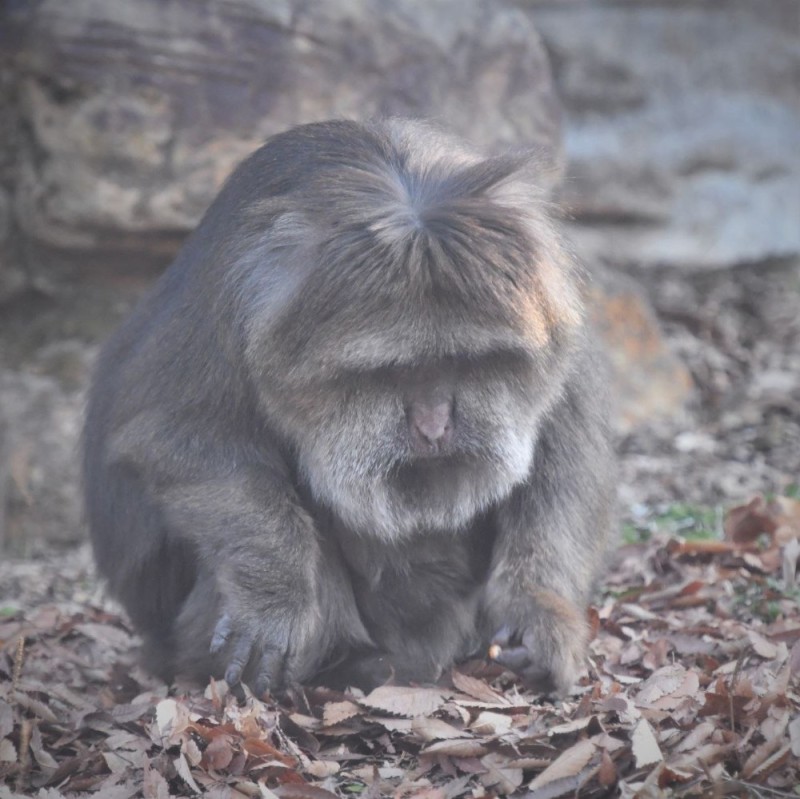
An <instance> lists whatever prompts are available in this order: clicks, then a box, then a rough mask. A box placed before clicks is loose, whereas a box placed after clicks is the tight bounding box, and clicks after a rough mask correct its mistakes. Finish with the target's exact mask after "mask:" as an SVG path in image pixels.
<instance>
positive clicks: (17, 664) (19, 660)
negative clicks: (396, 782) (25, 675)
mask: <svg viewBox="0 0 800 799" xmlns="http://www.w3.org/2000/svg"><path fill="white" fill-rule="evenodd" d="M24 661H25V636H24V635H21V636H20V637H19V639H18V640H17V651H16V652H15V653H14V671H13V673H12V675H11V687H12V689H13V690H14V691H16V690H17V688H19V679H20V677H21V676H22V664H23V662H24Z"/></svg>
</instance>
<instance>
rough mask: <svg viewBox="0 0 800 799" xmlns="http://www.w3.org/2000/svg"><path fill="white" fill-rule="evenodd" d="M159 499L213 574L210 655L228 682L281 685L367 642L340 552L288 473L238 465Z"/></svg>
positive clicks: (259, 686) (264, 686)
mask: <svg viewBox="0 0 800 799" xmlns="http://www.w3.org/2000/svg"><path fill="white" fill-rule="evenodd" d="M162 502H163V507H164V509H165V517H166V520H167V523H168V525H169V526H170V528H171V529H173V530H175V531H178V534H179V535H185V536H187V537H190V538H191V539H192V541H193V542H195V545H196V547H197V550H198V552H199V555H200V559H201V562H202V563H203V564H205V565H206V566H207V567H208V568H207V571H208V572H209V573H212V574H214V575H215V582H216V591H217V592H218V594H219V595H220V598H221V602H220V612H219V615H218V618H217V619H216V623H215V624H214V626H213V631H212V634H211V644H210V652H211V655H212V656H213V657H215V658H219V659H220V660H221V662H222V663H223V664H224V675H225V679H226V681H227V682H228V684H229V685H236V684H237V683H239V682H240V681H241V680H242V679H245V680H246V681H247V682H248V683H249V684H251V686H252V688H253V690H254V691H255V692H256V693H257V694H261V693H263V692H264V691H266V690H267V689H269V688H272V689H273V690H276V689H281V688H282V687H283V686H285V685H287V684H289V683H290V682H293V681H295V680H302V679H305V678H307V677H308V676H310V675H311V674H312V673H314V672H316V671H317V670H318V669H319V668H320V667H321V665H322V664H323V663H324V661H325V659H326V657H328V656H329V655H330V654H331V652H332V651H333V650H334V649H335V648H336V646H337V644H339V643H340V642H341V641H342V640H343V639H348V640H349V641H356V642H359V643H360V642H362V641H363V642H366V641H368V640H369V637H368V635H367V633H366V631H365V630H364V629H363V626H362V625H361V623H360V621H359V618H358V613H357V611H356V609H355V600H354V598H353V596H352V591H351V589H350V583H349V581H348V580H347V579H346V577H345V575H344V573H343V570H344V567H343V565H342V563H341V561H340V559H339V557H338V553H336V552H335V551H333V548H332V545H331V543H330V542H327V541H325V540H323V539H322V538H321V536H320V534H319V532H318V530H317V528H316V526H315V524H314V522H313V520H312V518H311V516H310V515H309V514H308V513H307V512H306V511H305V510H304V509H303V507H302V506H301V505H300V501H299V499H298V497H297V496H296V494H295V492H294V490H293V488H292V486H291V485H290V484H289V482H288V480H286V479H284V478H283V476H282V475H279V474H276V473H275V472H271V471H266V470H257V469H247V470H241V469H240V470H238V471H237V472H235V473H233V474H231V475H229V476H227V477H225V478H219V479H216V480H209V481H204V482H200V483H196V484H189V485H181V486H176V487H172V488H169V489H168V490H166V491H165V492H164V493H163V494H162Z"/></svg>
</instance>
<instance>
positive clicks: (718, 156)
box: [520, 0, 800, 269]
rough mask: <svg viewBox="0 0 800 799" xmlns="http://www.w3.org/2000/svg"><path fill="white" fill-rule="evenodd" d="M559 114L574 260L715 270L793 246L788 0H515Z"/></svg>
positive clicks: (792, 22)
mask: <svg viewBox="0 0 800 799" xmlns="http://www.w3.org/2000/svg"><path fill="white" fill-rule="evenodd" d="M520 6H524V7H525V8H526V9H527V10H528V13H529V15H530V18H531V19H532V20H533V21H534V23H535V25H536V27H537V29H538V30H539V31H540V33H541V34H542V37H543V38H544V40H545V43H546V45H547V48H548V50H549V52H550V54H551V57H552V63H553V68H554V74H555V80H556V83H557V86H558V88H559V93H560V95H561V97H562V99H563V101H564V105H565V108H566V113H567V125H566V131H567V135H566V150H567V158H568V161H569V164H570V166H569V175H568V179H567V180H566V181H565V183H564V198H565V200H566V202H567V204H568V206H569V207H570V208H571V210H572V213H573V215H574V219H575V225H574V228H575V229H574V237H575V239H576V240H577V241H578V243H579V245H580V246H581V249H582V251H583V252H584V253H585V255H586V257H588V258H591V259H596V258H602V259H604V260H607V261H609V262H611V263H613V264H622V265H626V266H631V267H634V268H635V267H643V268H645V269H646V268H649V267H656V266H677V267H680V268H684V269H697V268H701V269H702V268H705V269H708V268H720V267H726V266H729V265H733V264H744V263H758V262H765V261H771V260H774V259H783V258H791V257H797V256H798V255H799V254H800V223H798V220H800V157H798V152H800V133H798V132H799V131H800V37H798V32H800V4H798V3H797V1H796V0H758V2H753V1H752V0H728V2H707V0H682V2H680V3H676V2H674V0H647V1H646V2H642V1H641V0H623V2H607V1H606V0H589V1H588V2H586V0H581V1H580V2H572V1H571V0H564V1H563V2H559V3H552V2H546V0H520Z"/></svg>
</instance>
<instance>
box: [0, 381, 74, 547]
mask: <svg viewBox="0 0 800 799" xmlns="http://www.w3.org/2000/svg"><path fill="white" fill-rule="evenodd" d="M0 408H2V413H0V549H5V550H6V551H9V552H12V553H14V554H26V553H29V552H30V551H31V550H32V548H33V547H34V546H35V544H36V543H37V542H40V541H42V540H45V541H50V542H66V541H76V540H80V539H81V538H82V537H84V536H85V532H84V529H83V525H82V523H81V517H82V511H81V502H80V497H79V490H78V481H79V468H78V463H79V459H78V439H79V434H80V425H81V417H82V413H83V400H82V395H81V394H80V393H78V392H72V393H67V392H65V391H63V390H62V389H61V388H60V386H59V384H58V382H57V381H56V380H55V379H53V378H50V377H43V376H38V375H32V374H24V373H20V372H11V371H0Z"/></svg>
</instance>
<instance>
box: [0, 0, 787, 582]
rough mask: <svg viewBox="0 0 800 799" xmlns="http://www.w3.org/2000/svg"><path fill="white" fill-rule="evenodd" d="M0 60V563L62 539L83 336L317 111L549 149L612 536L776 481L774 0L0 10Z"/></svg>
mask: <svg viewBox="0 0 800 799" xmlns="http://www.w3.org/2000/svg"><path fill="white" fill-rule="evenodd" d="M0 59H1V60H0V550H2V552H4V553H5V554H4V555H2V556H0V560H2V559H3V558H5V559H8V558H9V557H10V556H11V555H24V556H31V555H37V554H39V555H41V554H46V553H47V552H51V553H52V552H53V551H54V549H58V547H62V548H63V546H64V545H66V544H70V543H72V542H79V541H82V540H83V539H84V538H85V531H84V528H83V524H82V521H81V507H80V497H79V487H78V454H77V452H78V438H79V431H80V426H81V414H82V408H83V402H84V392H85V388H86V385H87V381H88V377H89V374H90V369H91V364H92V360H93V358H94V356H95V354H96V352H97V349H98V346H99V344H100V343H101V342H102V341H103V339H104V338H105V337H106V336H107V335H108V333H109V332H110V331H111V330H112V329H113V327H114V326H115V325H116V324H118V322H119V321H120V320H121V318H122V317H123V316H124V315H125V314H126V313H127V312H128V311H129V310H130V308H131V307H132V305H133V303H134V302H135V301H136V299H137V298H138V297H139V296H141V294H142V293H143V292H144V291H145V290H146V288H147V286H148V285H150V284H151V283H152V281H153V280H154V278H155V277H156V276H157V275H158V274H159V272H160V271H161V270H162V269H163V268H164V267H165V266H166V265H167V264H168V263H169V261H170V260H171V258H172V257H173V256H174V254H175V253H176V251H177V249H178V247H179V246H180V244H181V242H182V240H183V238H184V237H185V236H186V235H187V233H188V232H189V231H190V230H191V229H192V228H193V226H194V225H195V224H196V223H197V221H198V220H199V218H200V216H201V215H202V213H203V211H204V209H205V208H206V206H207V205H208V204H209V202H210V201H211V199H212V198H213V197H214V195H215V194H216V192H217V191H218V189H219V188H220V185H221V184H222V182H223V181H224V180H225V178H226V176H227V175H228V174H229V172H230V171H231V170H232V168H233V167H234V166H235V165H236V164H237V163H238V162H239V161H240V160H241V159H242V158H243V157H244V156H245V155H247V154H248V153H249V152H250V151H252V150H253V149H255V148H256V147H257V146H258V145H259V144H260V143H261V142H262V141H263V140H264V139H265V138H266V137H268V136H269V135H271V134H273V133H276V132H278V131H280V130H283V129H285V128H287V127H289V126H291V125H294V124H297V123H301V122H309V121H314V120H322V119H327V118H331V117H351V118H360V117H369V116H374V115H380V114H402V115H412V116H425V117H432V118H434V119H436V120H438V121H440V122H442V123H443V124H445V125H446V126H448V127H450V128H452V129H454V130H455V131H457V132H458V133H460V134H461V135H463V136H465V137H466V138H467V139H470V140H472V141H473V142H475V143H477V144H480V145H484V146H486V147H487V148H489V149H493V148H500V147H503V146H508V145H513V146H517V145H523V146H533V147H537V148H541V149H542V150H543V151H545V152H546V153H547V155H548V157H549V160H550V162H551V163H552V168H551V169H549V170H548V171H547V173H546V174H545V175H544V176H543V180H544V181H545V182H546V183H547V185H548V187H549V188H550V189H551V191H552V192H553V196H554V198H555V199H556V200H557V201H558V202H559V204H560V205H561V207H562V208H563V211H564V217H565V224H566V226H567V228H568V232H569V235H570V237H571V239H572V241H573V243H574V247H575V250H576V252H577V253H578V256H579V257H580V259H581V260H582V261H583V263H584V264H585V265H586V267H587V269H588V270H589V273H590V275H591V278H592V282H591V286H590V288H589V291H590V295H591V308H592V314H593V316H594V317H595V319H596V321H597V324H598V326H599V328H600V330H601V332H602V335H603V336H604V337H605V338H606V339H607V341H608V343H609V346H610V349H611V355H612V361H613V365H614V374H615V388H616V392H617V396H618V407H619V418H618V422H617V424H618V430H619V449H620V453H621V458H622V476H621V486H620V499H621V513H622V517H623V521H624V522H625V523H626V525H627V526H628V527H627V528H626V529H630V527H631V525H633V527H634V528H637V526H638V528H639V529H643V528H644V527H646V526H647V525H648V524H651V522H652V520H653V519H656V518H663V517H664V514H665V513H666V514H669V513H670V512H672V510H674V509H675V508H676V507H677V508H681V509H683V510H681V511H680V513H679V515H680V516H681V517H682V518H683V517H692V516H693V515H697V514H700V513H702V512H705V511H706V510H708V509H712V510H713V509H714V508H719V507H721V506H724V505H726V504H731V503H734V502H736V501H739V500H741V499H746V498H747V497H748V496H749V495H750V494H752V493H753V492H784V491H789V492H792V491H796V490H797V489H796V483H797V481H798V478H799V477H800V266H798V264H799V257H800V3H798V2H796V0H750V1H749V2H744V1H742V0H551V1H550V2H546V1H545V0H518V1H517V2H514V1H513V0H436V1H435V2H433V1H432V0H330V1H328V2H313V1H311V0H136V2H131V0H4V2H0ZM22 582H23V583H24V580H22ZM15 584H16V585H17V588H16V589H14V590H22V589H20V588H19V584H20V583H19V580H18V579H15ZM3 587H4V589H5V591H4V592H5V593H6V594H7V593H8V591H9V590H11V589H9V588H8V585H7V584H4V586H3Z"/></svg>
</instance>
